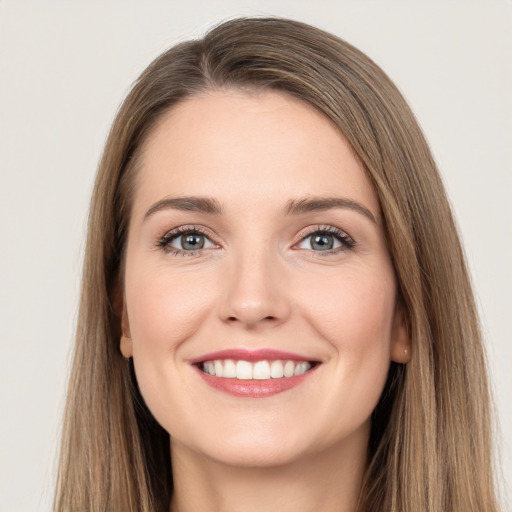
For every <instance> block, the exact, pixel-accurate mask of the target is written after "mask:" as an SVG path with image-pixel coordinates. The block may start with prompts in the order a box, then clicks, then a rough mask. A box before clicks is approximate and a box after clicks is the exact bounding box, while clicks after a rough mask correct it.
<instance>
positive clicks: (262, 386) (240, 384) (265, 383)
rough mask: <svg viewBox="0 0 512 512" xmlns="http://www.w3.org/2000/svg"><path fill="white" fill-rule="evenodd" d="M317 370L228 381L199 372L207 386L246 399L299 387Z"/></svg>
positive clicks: (263, 396)
mask: <svg viewBox="0 0 512 512" xmlns="http://www.w3.org/2000/svg"><path fill="white" fill-rule="evenodd" d="M315 368H317V366H315V367H314V368H312V369H311V370H308V371H307V372H306V373H303V374H302V375H295V376H293V377H281V378H280V379H266V380H242V379H228V378H225V377H214V376H213V375H209V374H207V373H204V372H203V371H201V370H200V369H199V368H198V369H197V371H198V372H199V374H200V376H201V377H202V378H203V380H204V381H205V382H206V384H208V385H209V386H211V387H212V388H214V389H216V390H218V391H222V392H223V393H227V394H228V395H232V396H237V397H244V398H265V397H267V396H272V395H277V394H278V393H282V392H283V391H288V390H289V389H292V388H294V387H296V386H298V385H299V384H301V383H302V382H304V380H305V379H307V378H308V377H309V375H310V374H311V373H312V372H313V371H314V370H315Z"/></svg>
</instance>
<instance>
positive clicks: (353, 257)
mask: <svg viewBox="0 0 512 512" xmlns="http://www.w3.org/2000/svg"><path fill="white" fill-rule="evenodd" d="M188 196H194V197H201V198H211V199H214V200H215V201H216V203H217V204H218V205H219V206H220V207H221V208H222V214H211V213H205V212H197V211H181V210H177V209H175V208H162V209H159V210H158V211H154V212H153V213H151V214H149V215H147V212H148V211H149V210H151V208H152V206H153V205H155V204H156V203H158V202H159V201H161V200H163V199H166V198H176V197H188ZM333 196H335V197H337V198H343V199H349V200H350V201H352V202H357V204H359V205H361V206H362V207H363V208H365V209H367V210H368V211H369V212H370V213H371V216H373V220H372V219H371V218H369V216H367V215H366V214H364V213H362V212H361V211H359V210H357V209H354V208H349V207H342V208H340V207H333V208H328V209H325V210H323V211H314V212H312V211H309V212H302V213H295V214H286V213H285V212H284V210H285V208H286V206H287V204H289V201H292V200H301V199H305V198H312V197H319V198H325V197H333ZM180 226H188V227H190V226H193V227H200V229H201V230H203V231H204V232H205V233H206V235H207V238H205V239H204V240H205V244H206V245H205V248H203V249H202V250H200V251H196V252H192V253H190V252H189V253H186V252H185V251H184V250H183V249H182V246H180V239H179V237H178V238H175V239H174V240H172V241H171V242H170V243H171V244H172V246H173V247H169V246H167V247H162V243H160V242H161V240H162V237H164V236H165V235H166V234H168V233H169V232H171V231H172V230H173V229H175V228H177V227H180ZM326 226H327V227H334V228H335V229H338V230H341V231H342V232H343V233H344V234H347V235H349V237H350V240H352V241H353V242H354V245H353V246H352V247H348V246H347V245H346V244H345V241H344V240H346V238H345V239H341V240H339V241H337V242H336V245H337V246H339V247H338V248H336V245H335V249H333V250H332V251H329V252H327V251H325V252H324V251H319V250H315V248H313V246H312V245H311V240H312V239H311V237H310V235H311V233H312V232H314V231H315V230H317V231H318V230H319V229H320V228H321V229H325V228H326ZM329 229H332V228H329ZM344 236H345V235H344ZM167 240H168V239H167ZM330 240H337V239H336V237H335V238H332V239H330ZM180 248H181V249H182V250H181V251H180ZM125 263H126V266H125V278H124V306H123V314H122V323H123V325H122V328H123V332H124V336H123V338H122V341H121V351H122V353H123V355H124V356H125V357H133V360H134V365H135V370H136V375H137V380H138V383H139V386H140V389H141V392H142V395H143V397H144V399H145V401H146V403H147V405H148V407H149V409H150V410H151V412H152V413H153V415H154V416H155V418H156V419H157V420H158V421H159V423H160V424H161V425H162V426H163V427H164V428H165V429H166V430H167V431H168V432H169V433H170V435H171V454H172V455H171V457H172V464H173V471H174V478H175V492H174V497H173V502H172V510H174V511H177V510H180V511H182V512H183V511H188V510H190V511H192V510H204V511H209V510H216V511H226V512H228V511H236V512H248V511H256V510H258V511H262V510H280V511H287V510H293V511H294V512H306V511H313V510H320V509H321V510H323V511H330V510H333V511H334V510H336V511H338V512H339V511H353V510H355V507H356V502H357V494H358V490H359V487H360V485H361V479H362V475H363V472H364V469H365V460H366V448H367V443H368V435H369V428H370V415H371V412H372V411H373V409H374V408H375V406H376V404H377V402H378V399H379V396H380V394H381V392H382V389H383V386H384V383H385V380H386V375H387V372H388V369H389V364H390V361H391V360H394V361H397V362H400V363H405V362H406V361H407V353H406V349H407V348H408V344H409V342H408V338H407V334H406V329H405V326H404V322H403V317H402V312H401V310H400V309H399V308H398V307H397V306H396V283H395V277H394V273H393V268H392V263H391V260H390V256H389V254H388V251H387V248H386V240H385V237H384V233H383V228H382V221H381V214H380V209H379V204H378V200H377V197H376V194H375V192H374V190H373V188H372V186H371V184H370V182H369V181H368V179H367V177H366V174H365V172H364V170H363V168H362V166H361V164H360V162H359V160H358V159H357V158H356V157H355V155H354V153H353V151H352V149H351V147H350V146H349V144H348V143H347V141H346V140H345V138H344V137H343V136H342V135H341V134H340V133H339V132H338V131H337V130H336V128H335V127H334V126H333V125H332V124H331V123H330V121H328V120H327V119H326V118H324V117H323V116H322V115H320V114H319V113H317V112H316V111H315V110H313V109H312V108H311V107H309V106H308V105H306V104H304V103H302V102H300V101H298V100H296V99H293V98H291V97H289V96H287V95H285V94H282V93H278V92H269V91H266V92H261V93H247V92H240V91H233V90H221V91H219V90H215V91H211V92H209V93H208V94H204V95H201V96H196V97H193V98H191V99H188V100H186V101H184V102H183V103H181V104H180V105H178V106H177V107H175V108H174V109H172V110H171V111H169V112H167V113H166V114H165V115H164V116H163V118H162V119H161V120H160V121H159V123H158V124H157V126H156V127H155V128H154V129H153V132H152V133H151V135H150V136H149V137H148V140H147V141H146V143H145V145H144V147H143V151H142V154H141V158H140V161H139V171H138V175H137V179H136V188H135V196H134V203H133V211H132V216H131V221H130V226H129V233H128V241H127V251H126V262H125ZM231 348H249V349H255V348H270V349H276V350H284V351H288V352H293V353H297V354H301V355H305V356H307V357H308V359H311V360H317V361H320V362H321V364H320V365H319V366H318V367H317V368H316V369H315V370H314V372H312V373H311V375H309V376H308V377H307V378H306V379H305V380H304V381H303V382H302V383H301V384H300V385H299V386H297V387H295V388H292V389H290V390H288V391H285V392H283V393H279V394H276V395H273V396H270V397H266V398H240V397H233V396H231V395H228V394H225V393H223V392H220V391H218V390H216V389H213V388H211V387H209V386H208V385H206V384H205V383H204V382H203V379H202V378H201V377H200V374H199V373H198V371H197V368H195V367H194V366H193V365H192V364H191V363H190V361H191V360H192V359H194V358H197V357H199V356H201V355H204V354H207V353H209V352H212V351H217V350H223V349H231Z"/></svg>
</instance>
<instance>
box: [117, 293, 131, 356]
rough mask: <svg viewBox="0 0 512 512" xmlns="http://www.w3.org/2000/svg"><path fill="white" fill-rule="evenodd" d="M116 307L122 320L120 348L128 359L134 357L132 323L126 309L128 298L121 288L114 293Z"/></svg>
mask: <svg viewBox="0 0 512 512" xmlns="http://www.w3.org/2000/svg"><path fill="white" fill-rule="evenodd" d="M114 308H115V310H116V311H117V315H118V318H119V319H120V321H121V341H120V343H119V349H120V351H121V354H123V356H124V357H126V359H128V358H130V357H133V343H132V338H131V333H130V323H129V321H128V312H127V311H126V300H125V298H124V294H123V292H122V291H121V290H120V289H118V290H116V293H115V295H114Z"/></svg>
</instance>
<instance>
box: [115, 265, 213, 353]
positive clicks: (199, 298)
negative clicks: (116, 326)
mask: <svg viewBox="0 0 512 512" xmlns="http://www.w3.org/2000/svg"><path fill="white" fill-rule="evenodd" d="M136 265H137V262H136V261H134V262H133V267H134V268H137V266H136ZM127 270H128V269H127ZM201 282H202V280H201V276H198V275H197V273H196V274H195V275H194V274H192V273H185V274H183V273H177V272H173V271H172V269H169V268H166V267H165V265H162V266H160V267H159V266H157V267H156V268H153V269H151V270H149V271H147V272H141V269H140V267H139V268H137V271H136V272H133V273H131V274H130V273H129V272H127V276H126V281H125V294H126V303H127V313H128V318H129V323H130V333H131V337H132V339H133V341H134V350H137V348H139V349H141V350H142V349H145V350H146V349H151V348H152V349H165V350H169V349H172V348H173V347H174V346H175V345H176V344H178V343H179V342H180V340H183V339H186V338H188V337H190V336H191V335H192V334H193V333H194V332H195V331H196V330H197V329H198V328H199V327H200V324H201V321H202V315H204V314H205V312H206V309H207V304H208V303H209V302H211V299H210V298H209V296H208V287H205V286H200V283H201Z"/></svg>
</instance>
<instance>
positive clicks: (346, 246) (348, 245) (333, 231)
mask: <svg viewBox="0 0 512 512" xmlns="http://www.w3.org/2000/svg"><path fill="white" fill-rule="evenodd" d="M315 233H325V234H329V235H333V236H335V237H337V238H338V240H339V241H340V242H341V247H337V248H335V249H331V250H327V251H313V250H312V249H305V250H309V251H312V252H315V253H318V254H322V253H323V254H325V255H328V254H333V253H337V252H342V251H347V250H350V249H353V248H354V247H355V245H356V241H355V240H354V239H353V238H352V237H351V236H350V235H349V234H348V233H347V232H346V231H345V230H343V229H340V228H337V227H335V226H331V225H329V224H325V225H324V224H322V225H317V226H308V227H307V228H305V229H304V230H302V231H301V232H300V233H299V235H298V236H299V237H300V238H299V240H298V242H296V243H295V244H294V246H293V247H294V248H296V247H297V246H298V245H299V244H300V243H302V242H303V241H304V240H306V239H307V238H308V237H310V236H311V235H314V234H315Z"/></svg>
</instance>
